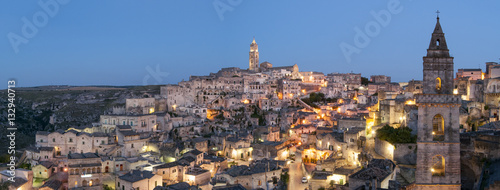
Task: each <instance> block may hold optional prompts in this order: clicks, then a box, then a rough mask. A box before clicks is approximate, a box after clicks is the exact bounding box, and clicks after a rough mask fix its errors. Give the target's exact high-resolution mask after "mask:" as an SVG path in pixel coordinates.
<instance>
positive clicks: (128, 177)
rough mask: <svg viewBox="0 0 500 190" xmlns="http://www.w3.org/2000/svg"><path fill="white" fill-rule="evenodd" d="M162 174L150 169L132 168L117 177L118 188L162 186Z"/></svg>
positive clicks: (138, 189)
mask: <svg viewBox="0 0 500 190" xmlns="http://www.w3.org/2000/svg"><path fill="white" fill-rule="evenodd" d="M161 182H162V178H161V175H157V174H155V173H153V172H150V171H139V170H132V171H130V172H128V173H126V174H125V175H122V176H117V177H116V184H115V185H116V186H115V187H116V190H120V189H121V190H126V189H127V190H130V189H136V190H140V189H154V188H155V187H157V186H162V184H161Z"/></svg>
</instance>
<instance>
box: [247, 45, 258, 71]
mask: <svg viewBox="0 0 500 190" xmlns="http://www.w3.org/2000/svg"><path fill="white" fill-rule="evenodd" d="M249 54H250V55H249V57H250V58H249V66H248V70H251V71H259V45H257V43H256V42H255V38H253V41H252V43H251V44H250V53H249Z"/></svg>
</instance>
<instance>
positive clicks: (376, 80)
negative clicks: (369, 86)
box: [370, 75, 391, 83]
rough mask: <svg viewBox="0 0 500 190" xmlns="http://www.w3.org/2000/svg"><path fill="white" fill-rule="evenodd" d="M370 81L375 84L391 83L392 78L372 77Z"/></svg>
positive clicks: (383, 76)
mask: <svg viewBox="0 0 500 190" xmlns="http://www.w3.org/2000/svg"><path fill="white" fill-rule="evenodd" d="M370 81H371V82H373V83H390V82H391V77H390V76H385V75H372V76H370Z"/></svg>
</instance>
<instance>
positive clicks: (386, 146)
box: [375, 138, 394, 160]
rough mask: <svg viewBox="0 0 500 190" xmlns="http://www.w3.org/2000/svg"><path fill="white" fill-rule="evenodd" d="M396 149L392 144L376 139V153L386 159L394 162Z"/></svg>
mask: <svg viewBox="0 0 500 190" xmlns="http://www.w3.org/2000/svg"><path fill="white" fill-rule="evenodd" d="M390 147H394V146H393V145H392V144H391V143H389V142H387V141H384V140H380V139H378V138H375V152H376V153H377V154H380V155H381V156H383V157H384V158H387V159H390V160H394V148H390Z"/></svg>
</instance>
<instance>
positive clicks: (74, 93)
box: [0, 86, 160, 156]
mask: <svg viewBox="0 0 500 190" xmlns="http://www.w3.org/2000/svg"><path fill="white" fill-rule="evenodd" d="M15 91H16V99H15V102H14V103H15V105H16V125H17V128H18V131H17V133H16V146H17V147H16V150H18V152H20V151H19V150H21V149H22V148H24V147H26V146H28V145H30V144H34V142H35V134H36V131H55V130H57V129H67V128H68V127H70V126H84V125H91V124H92V123H93V122H98V120H99V116H100V115H101V114H103V113H105V112H109V111H111V110H112V108H113V106H124V105H125V99H126V98H137V97H143V96H145V95H153V96H154V95H158V94H159V93H160V86H127V87H112V86H105V87H103V86H85V87H72V86H43V87H30V88H16V89H15ZM51 121H52V122H51ZM0 123H2V126H4V128H6V124H7V90H1V91H0ZM6 135H7V130H0V144H2V145H8V141H7V140H8V139H7V137H6ZM6 148H7V146H1V147H0V155H4V154H6V153H7V150H6ZM4 156H5V155H4Z"/></svg>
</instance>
